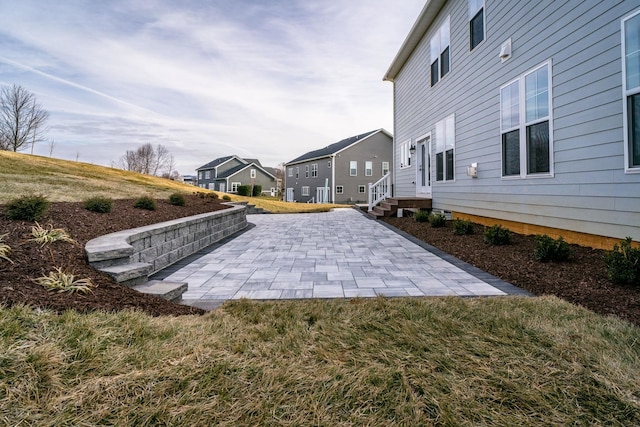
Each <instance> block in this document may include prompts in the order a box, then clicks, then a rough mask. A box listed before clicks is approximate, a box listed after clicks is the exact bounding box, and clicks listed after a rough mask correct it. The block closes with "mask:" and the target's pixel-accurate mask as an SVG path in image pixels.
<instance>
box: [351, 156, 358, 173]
mask: <svg viewBox="0 0 640 427" xmlns="http://www.w3.org/2000/svg"><path fill="white" fill-rule="evenodd" d="M349 176H358V162H357V161H355V160H351V161H350V162H349Z"/></svg>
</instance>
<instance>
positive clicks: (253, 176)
mask: <svg viewBox="0 0 640 427" xmlns="http://www.w3.org/2000/svg"><path fill="white" fill-rule="evenodd" d="M249 175H250V176H251V178H252V179H255V177H256V176H257V175H256V170H255V169H251V171H250V172H249Z"/></svg>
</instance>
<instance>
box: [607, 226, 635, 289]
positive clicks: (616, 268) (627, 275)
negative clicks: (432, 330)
mask: <svg viewBox="0 0 640 427" xmlns="http://www.w3.org/2000/svg"><path fill="white" fill-rule="evenodd" d="M631 241H632V240H631V237H627V238H626V239H625V240H623V241H621V242H620V244H619V245H618V244H616V245H615V246H614V247H613V250H612V251H609V252H607V253H606V254H605V256H604V262H605V264H606V265H607V273H608V274H609V279H611V281H612V282H614V283H620V284H628V285H640V249H638V248H634V247H632V246H631Z"/></svg>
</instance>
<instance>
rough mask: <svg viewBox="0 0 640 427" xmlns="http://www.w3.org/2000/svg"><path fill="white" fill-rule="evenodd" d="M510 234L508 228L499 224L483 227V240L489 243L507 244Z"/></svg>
mask: <svg viewBox="0 0 640 427" xmlns="http://www.w3.org/2000/svg"><path fill="white" fill-rule="evenodd" d="M510 241H511V235H510V231H509V229H508V228H505V227H503V226H501V225H499V224H496V225H492V226H491V227H486V228H485V229H484V242H485V243H487V244H489V245H508V244H509V242H510Z"/></svg>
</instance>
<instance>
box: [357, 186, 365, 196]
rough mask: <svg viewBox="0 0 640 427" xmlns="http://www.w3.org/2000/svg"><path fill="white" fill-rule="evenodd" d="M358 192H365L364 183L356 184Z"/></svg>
mask: <svg viewBox="0 0 640 427" xmlns="http://www.w3.org/2000/svg"><path fill="white" fill-rule="evenodd" d="M358 193H362V194H364V193H365V187H364V185H358Z"/></svg>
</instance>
